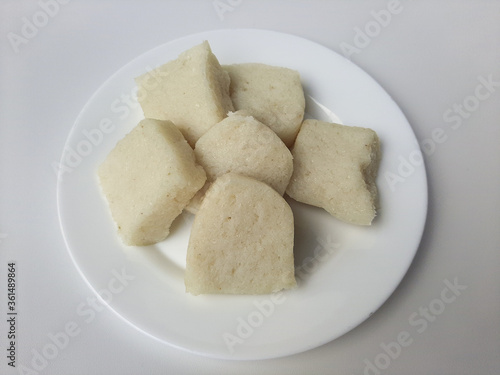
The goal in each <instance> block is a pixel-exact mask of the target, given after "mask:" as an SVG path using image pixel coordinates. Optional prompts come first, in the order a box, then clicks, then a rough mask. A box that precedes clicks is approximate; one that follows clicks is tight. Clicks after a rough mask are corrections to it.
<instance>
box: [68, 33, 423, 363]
mask: <svg viewBox="0 0 500 375" xmlns="http://www.w3.org/2000/svg"><path fill="white" fill-rule="evenodd" d="M203 40H208V41H209V43H210V45H211V47H212V50H213V52H214V53H215V55H216V56H217V58H218V59H219V61H220V63H221V64H232V63H240V62H261V63H266V64H270V65H278V66H283V67H288V68H291V69H295V70H297V71H299V72H300V74H301V77H302V81H303V85H304V91H305V93H306V97H307V108H306V112H307V116H308V117H314V118H318V119H321V120H327V121H341V122H342V123H344V124H346V125H353V126H363V127H369V128H372V129H374V130H375V131H376V132H377V133H378V135H379V137H380V140H381V144H382V161H381V164H380V169H379V177H378V180H377V184H378V188H379V194H380V206H381V208H380V210H379V215H378V216H377V218H376V219H375V221H374V223H373V225H372V226H370V227H365V226H355V225H349V224H346V223H343V222H340V221H339V220H337V219H335V218H334V217H332V216H330V215H329V214H327V213H326V212H325V211H324V210H322V209H319V208H315V207H311V206H307V205H304V204H300V203H297V202H294V201H292V200H291V199H288V198H287V199H288V201H289V202H290V204H291V206H292V209H293V211H294V216H295V227H296V231H295V248H294V252H295V259H296V275H297V280H298V284H299V286H298V288H297V289H295V290H291V291H286V292H281V293H277V294H274V295H261V296H233V295H202V296H197V297H194V296H192V295H190V294H187V293H185V290H184V280H183V274H184V269H185V256H186V248H187V243H188V239H189V231H190V226H191V222H192V219H193V216H191V215H189V214H182V215H181V216H179V217H178V218H177V219H176V220H175V222H174V224H173V227H172V231H171V234H170V236H169V237H168V238H167V239H166V240H165V241H163V242H161V243H159V244H156V245H154V246H148V247H127V246H124V245H122V244H121V242H120V241H119V239H118V238H117V234H116V229H115V224H114V223H113V221H112V219H111V216H110V213H109V210H108V207H107V203H106V201H105V199H104V198H103V196H102V195H101V191H100V188H99V184H98V180H97V177H96V169H97V167H98V165H99V164H100V163H101V162H102V161H103V160H104V159H105V158H106V156H107V154H108V153H109V152H110V151H111V150H112V149H113V148H114V146H115V145H116V143H117V141H118V140H120V139H121V138H123V136H124V135H125V134H127V133H128V132H129V131H130V130H131V129H132V128H133V127H134V126H135V125H137V123H138V121H139V120H140V119H141V118H142V117H143V113H142V110H141V108H140V106H139V105H138V104H137V101H136V100H135V99H134V98H135V94H136V91H135V90H136V89H135V83H134V78H135V77H137V76H138V75H140V74H142V73H144V72H146V71H148V70H151V69H152V68H154V67H157V66H159V65H161V64H163V63H165V62H167V61H169V60H172V59H175V58H177V56H178V55H179V54H180V53H181V52H182V51H184V50H187V49H189V48H191V47H193V46H194V45H196V44H199V43H201V42H202V41H203ZM337 116H338V117H337ZM58 206H59V217H60V222H61V227H62V232H63V235H64V238H65V241H66V244H67V248H68V251H69V253H70V254H71V257H72V259H73V261H74V263H75V265H76V267H77V269H78V270H79V271H80V273H81V275H82V276H83V278H84V279H85V280H86V281H87V282H88V284H89V285H90V287H91V288H92V289H93V290H94V291H95V292H96V293H97V294H98V295H99V296H100V297H101V299H102V301H103V302H105V303H107V304H108V305H109V307H110V308H111V309H112V310H113V311H114V312H115V313H116V314H118V315H119V316H120V317H122V318H123V319H124V320H125V321H127V322H128V323H130V324H131V325H132V326H134V327H136V328H137V329H139V330H140V331H142V332H144V333H146V334H148V335H150V336H151V337H154V338H156V339H158V340H160V341H162V342H165V343H167V344H170V345H172V346H175V347H177V348H182V349H185V350H188V351H190V352H193V353H198V354H202V355H206V356H210V357H215V358H226V359H264V358H273V357H280V356H285V355H290V354H294V353H298V352H301V351H305V350H308V349H311V348H314V347H317V346H319V345H322V344H324V343H327V342H329V341H331V340H333V339H335V338H337V337H339V336H341V335H342V334H344V333H346V332H348V331H349V330H351V329H352V328H354V327H356V326H357V325H358V324H360V323H361V322H363V321H364V320H365V319H366V318H368V317H369V316H370V315H371V314H372V313H373V312H374V311H375V310H376V309H377V308H379V307H380V305H381V304H382V303H383V302H384V301H385V300H386V299H387V298H388V297H389V296H390V294H391V293H392V292H393V291H394V289H395V288H396V287H397V285H398V284H399V282H400V281H401V279H402V278H403V276H404V274H405V273H406V271H407V269H408V267H409V265H410V264H411V261H412V259H413V257H414V255H415V252H416V250H417V248H418V245H419V242H420V238H421V235H422V231H423V227H424V223H425V218H426V210H427V185H426V175H425V168H424V166H423V163H422V159H421V153H420V150H419V146H418V143H417V140H416V138H415V135H414V134H413V131H412V129H411V127H410V125H409V124H408V121H407V120H406V119H405V117H404V115H403V114H402V112H401V111H400V109H399V108H398V106H397V105H396V104H395V103H394V101H393V100H392V99H391V98H390V97H389V95H388V94H387V93H386V92H385V91H384V90H383V89H382V88H381V87H380V86H379V85H378V84H377V83H376V82H375V81H374V80H373V79H372V78H371V77H370V76H368V75H367V74H366V73H365V72H363V71H362V70H361V69H360V68H358V67H357V66H356V65H354V64H353V63H351V62H350V61H348V60H347V59H345V58H343V57H342V56H340V55H338V54H336V53H334V52H332V51H331V50H329V49H327V48H325V47H322V46H320V45H318V44H315V43H313V42H310V41H308V40H305V39H302V38H299V37H295V36H292V35H286V34H281V33H277V32H270V31H263V30H219V31H209V32H204V33H200V34H196V35H191V36H187V37H184V38H181V39H178V40H174V41H172V42H169V43H167V44H165V45H162V46H160V47H157V48H155V49H153V50H151V51H149V52H147V53H145V54H143V55H141V56H139V57H138V58H136V59H135V60H133V61H132V62H130V63H129V64H127V65H126V66H124V67H123V68H122V69H120V70H119V71H118V72H116V73H115V74H114V75H113V76H112V77H111V78H109V79H108V80H107V81H106V82H105V83H104V84H103V85H102V86H101V87H100V88H99V90H97V92H96V93H95V94H94V95H93V96H92V97H91V99H90V100H89V102H88V103H87V104H86V105H85V107H84V108H83V110H82V112H81V113H80V115H79V116H78V118H77V120H76V122H75V124H74V126H73V128H72V129H71V132H70V134H69V137H68V140H67V143H66V146H65V149H64V153H63V156H62V159H61V163H60V173H59V181H58Z"/></svg>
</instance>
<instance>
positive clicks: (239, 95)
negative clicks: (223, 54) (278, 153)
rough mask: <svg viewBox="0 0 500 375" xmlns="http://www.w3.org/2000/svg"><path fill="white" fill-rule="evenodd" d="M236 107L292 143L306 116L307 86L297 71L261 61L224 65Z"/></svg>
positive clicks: (284, 140)
mask: <svg viewBox="0 0 500 375" xmlns="http://www.w3.org/2000/svg"><path fill="white" fill-rule="evenodd" d="M223 68H224V69H225V70H226V71H227V72H228V73H229V77H230V78H231V85H230V95H231V100H232V101H233V105H234V109H235V110H236V111H237V110H241V109H244V110H246V111H248V113H249V114H250V115H252V116H254V117H255V118H256V119H257V120H259V121H260V122H262V123H264V124H265V125H267V126H269V127H270V128H271V129H272V130H273V131H274V132H275V133H276V134H277V135H278V137H280V138H281V140H282V141H283V142H284V143H285V144H286V145H287V146H288V147H291V146H292V145H293V142H294V140H295V137H296V136H297V133H298V131H299V128H300V124H301V123H302V120H303V118H304V110H305V97H304V90H303V88H302V84H301V81H300V75H299V73H298V72H297V71H295V70H292V69H288V68H282V67H277V66H271V65H266V64H258V63H246V64H234V65H224V66H223Z"/></svg>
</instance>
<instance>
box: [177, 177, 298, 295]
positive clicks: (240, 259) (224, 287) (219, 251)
mask: <svg viewBox="0 0 500 375" xmlns="http://www.w3.org/2000/svg"><path fill="white" fill-rule="evenodd" d="M293 236H294V224H293V214H292V210H291V208H290V206H289V205H288V203H287V202H286V201H285V200H284V198H283V197H282V196H281V195H280V194H278V193H277V192H276V191H275V190H274V189H273V188H271V187H270V186H269V185H267V184H265V183H263V182H260V181H258V180H255V179H253V178H250V177H246V176H241V175H238V174H235V173H228V174H225V175H223V176H221V177H219V178H218V179H217V180H216V181H215V182H214V183H213V184H212V185H211V186H210V188H209V189H208V191H207V194H206V196H205V198H204V199H203V202H202V204H201V207H200V209H199V211H198V213H197V214H196V216H195V218H194V222H193V227H192V230H191V236H190V238H189V245H188V250H187V257H186V272H185V278H184V281H185V285H186V291H187V292H189V293H191V294H194V295H198V294H220V293H222V294H267V293H273V292H277V291H280V290H282V289H289V288H293V287H295V286H296V281H295V270H294V258H293Z"/></svg>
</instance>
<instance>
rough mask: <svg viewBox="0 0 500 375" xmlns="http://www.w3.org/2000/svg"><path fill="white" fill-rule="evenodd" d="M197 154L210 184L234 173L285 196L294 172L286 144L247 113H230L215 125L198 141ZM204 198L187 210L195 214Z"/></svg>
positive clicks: (197, 198)
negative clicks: (267, 186) (266, 185)
mask: <svg viewBox="0 0 500 375" xmlns="http://www.w3.org/2000/svg"><path fill="white" fill-rule="evenodd" d="M194 153H195V155H196V160H197V162H198V163H199V164H201V165H202V166H203V168H204V169H205V172H206V173H207V184H210V183H211V182H212V181H215V179H216V178H217V177H219V176H222V175H223V174H226V173H228V172H234V173H238V174H241V175H244V176H248V177H252V178H255V179H257V180H259V181H262V182H265V183H266V184H268V185H270V186H271V187H272V188H274V189H275V190H276V191H277V192H278V193H279V194H281V195H283V194H284V193H285V189H286V187H287V185H288V183H289V181H290V177H291V176H292V172H293V160H292V154H291V153H290V150H289V149H288V148H287V147H286V145H285V144H284V143H283V142H282V141H281V139H280V138H279V137H278V136H277V135H276V134H275V133H274V132H273V131H272V130H271V129H269V128H268V127H267V126H265V125H264V124H262V123H261V122H259V121H257V120H256V119H254V118H253V117H252V116H248V115H247V114H246V113H245V112H244V111H239V112H235V113H230V114H229V116H228V117H226V118H225V119H224V120H222V121H221V122H219V123H218V124H216V125H215V126H213V127H212V128H211V129H210V130H209V131H208V132H206V133H205V134H204V135H203V136H202V137H201V138H200V139H199V140H198V142H196V146H195V148H194ZM205 190H206V189H205ZM202 199H203V190H202V191H200V192H199V193H198V194H197V195H196V196H195V197H194V198H193V200H192V201H191V202H190V203H189V205H188V207H187V210H188V211H190V212H193V213H196V210H197V209H198V208H199V205H200V203H201V200H202Z"/></svg>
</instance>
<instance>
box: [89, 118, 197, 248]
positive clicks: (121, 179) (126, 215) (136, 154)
mask: <svg viewBox="0 0 500 375" xmlns="http://www.w3.org/2000/svg"><path fill="white" fill-rule="evenodd" d="M98 176H99V180H100V183H101V187H102V190H103V193H104V195H105V196H106V198H107V201H108V204H109V208H110V210H111V214H112V216H113V219H114V221H115V222H116V224H117V226H118V233H119V235H120V237H121V238H122V240H123V242H124V243H125V244H126V245H149V244H153V243H156V242H158V241H161V240H163V239H164V238H165V237H167V235H168V234H169V229H170V225H171V224H172V222H173V221H174V219H175V218H176V217H177V216H178V215H179V214H180V213H181V212H182V210H183V208H184V207H185V206H186V205H187V204H188V202H189V201H190V199H191V198H192V197H193V196H194V194H195V193H196V192H197V191H198V190H199V189H200V188H201V187H202V186H203V184H204V183H205V180H206V175H205V172H204V170H203V168H202V167H201V166H199V165H196V164H195V157H194V153H193V150H192V149H191V147H190V146H189V144H188V143H187V142H186V140H185V139H184V137H183V136H182V134H181V132H180V131H179V129H177V127H176V126H175V125H174V124H173V123H172V122H170V121H160V120H153V119H145V120H142V121H141V122H140V123H139V124H138V125H137V126H136V127H135V128H134V129H133V130H132V131H131V132H130V133H129V134H127V135H126V136H125V137H124V138H123V139H122V140H121V141H119V142H118V143H117V145H116V147H115V148H114V149H113V150H112V151H111V152H110V153H109V155H108V156H107V158H106V160H105V161H104V162H103V163H102V164H101V166H100V167H99V170H98Z"/></svg>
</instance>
